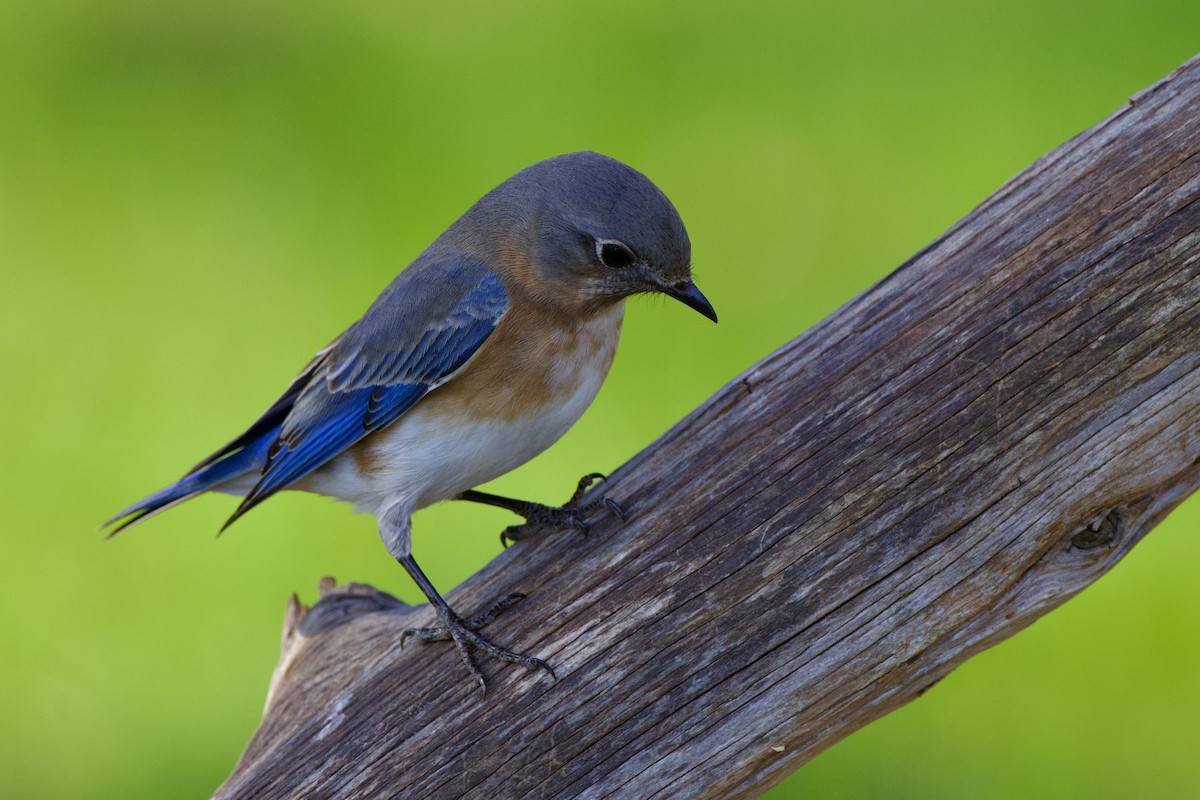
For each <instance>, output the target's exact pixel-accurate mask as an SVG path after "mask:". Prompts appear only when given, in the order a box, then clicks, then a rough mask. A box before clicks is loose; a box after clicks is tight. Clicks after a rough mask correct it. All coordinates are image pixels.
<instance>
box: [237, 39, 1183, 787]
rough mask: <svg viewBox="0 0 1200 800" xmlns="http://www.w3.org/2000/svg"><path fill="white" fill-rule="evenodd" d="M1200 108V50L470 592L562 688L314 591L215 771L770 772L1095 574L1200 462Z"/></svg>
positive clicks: (585, 778) (381, 604) (760, 781)
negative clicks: (514, 594) (549, 667)
mask: <svg viewBox="0 0 1200 800" xmlns="http://www.w3.org/2000/svg"><path fill="white" fill-rule="evenodd" d="M1197 119H1200V60H1197V59H1193V60H1192V61H1191V62H1189V63H1188V64H1186V65H1185V66H1183V67H1181V68H1180V69H1179V70H1177V71H1176V72H1175V73H1173V74H1172V75H1171V76H1169V77H1168V78H1167V79H1165V80H1163V81H1162V82H1160V83H1159V84H1157V85H1155V86H1154V87H1152V88H1151V89H1149V90H1147V91H1145V92H1143V93H1141V94H1140V95H1138V96H1137V97H1136V98H1135V99H1134V100H1131V101H1130V103H1129V105H1127V106H1126V107H1124V108H1122V109H1121V110H1120V111H1118V112H1117V113H1116V114H1114V115H1113V116H1112V117H1110V118H1109V119H1107V120H1105V121H1104V122H1102V123H1100V124H1099V125H1097V126H1096V127H1094V128H1092V129H1091V130H1089V131H1087V132H1085V133H1083V134H1081V135H1080V136H1078V137H1076V138H1075V139H1073V140H1071V141H1069V142H1067V143H1066V144H1064V145H1062V146H1061V147H1059V148H1057V149H1056V150H1054V151H1053V152H1051V153H1050V154H1048V155H1046V156H1045V157H1043V158H1041V159H1039V160H1038V161H1037V162H1036V163H1034V164H1033V165H1031V166H1030V167H1029V168H1028V169H1026V170H1025V171H1023V172H1022V173H1021V174H1020V175H1018V176H1016V177H1015V178H1013V179H1012V180H1011V181H1009V182H1008V183H1007V184H1005V185H1004V186H1002V187H1001V188H1000V189H999V190H998V191H997V192H996V193H995V194H993V195H992V196H991V197H990V198H988V200H987V201H985V202H984V203H983V204H982V205H980V206H979V207H978V208H977V209H975V210H974V211H973V212H971V214H969V215H968V216H967V217H966V218H965V219H963V220H962V221H960V222H959V223H958V224H956V225H955V226H954V227H953V228H951V229H950V230H949V231H947V232H946V233H945V234H944V235H943V236H941V237H940V238H939V239H938V240H937V241H935V242H933V243H932V244H931V245H930V246H929V247H927V248H925V250H923V251H922V252H921V253H919V254H918V255H916V256H915V257H914V258H912V259H910V260H909V261H908V262H907V263H905V264H904V265H903V266H901V267H900V268H899V269H898V270H896V271H895V272H894V273H892V274H891V275H889V276H888V277H887V278H885V279H884V280H882V281H880V282H879V283H878V284H876V285H875V286H873V287H871V288H870V289H868V290H867V291H866V292H864V293H863V294H861V295H859V296H858V297H856V298H855V299H854V300H852V301H851V302H850V303H848V304H847V305H846V306H845V307H843V308H842V309H840V310H839V311H838V312H837V313H836V314H834V315H833V316H831V317H829V318H828V319H826V320H825V321H823V322H822V323H820V324H819V325H817V326H816V327H815V328H813V329H812V330H809V331H807V332H806V333H804V334H803V335H801V336H800V337H798V338H797V339H796V340H794V341H792V342H791V343H789V344H787V345H786V346H784V347H783V348H781V349H780V350H778V351H777V352H775V353H773V354H772V355H770V356H768V357H767V358H765V359H764V360H762V361H761V362H759V363H758V364H755V365H754V366H753V367H751V368H750V369H749V370H747V371H746V372H745V373H744V374H743V375H741V376H739V377H738V378H736V379H735V380H733V381H732V382H730V383H729V385H727V386H726V387H724V388H723V389H722V390H721V391H719V392H718V393H717V394H716V395H714V396H713V397H712V398H710V399H709V400H708V401H707V402H706V403H705V404H704V405H703V406H701V407H700V408H698V409H697V410H696V411H695V412H693V413H692V414H691V415H689V416H688V417H687V418H686V419H685V420H683V421H682V422H680V423H679V424H678V425H676V426H675V427H674V428H673V429H672V430H671V431H669V432H668V433H666V434H665V435H664V436H663V437H662V438H661V439H660V440H659V441H657V442H655V443H654V444H653V445H651V446H650V447H649V448H647V449H646V450H645V451H644V452H642V453H641V454H639V455H638V456H637V457H635V458H634V459H633V460H632V461H631V462H630V463H629V464H627V465H626V466H625V467H623V468H622V469H621V470H619V471H618V472H617V473H616V474H615V475H613V476H612V477H611V479H610V481H609V482H608V483H607V484H606V485H605V486H604V488H603V490H604V491H607V492H608V493H610V494H611V495H612V496H613V497H616V498H618V499H620V501H621V503H622V505H623V506H625V507H626V508H627V509H628V510H629V511H630V512H631V513H630V519H629V520H628V522H626V523H625V524H623V525H622V524H618V523H617V521H616V520H614V519H612V518H611V517H604V518H603V519H601V520H599V521H598V522H597V524H596V525H595V526H594V529H593V533H592V535H590V536H588V537H586V538H583V537H580V536H578V535H572V534H566V535H558V536H547V537H545V538H544V539H541V540H537V541H530V542H521V543H518V544H517V545H515V546H513V547H510V548H509V549H508V550H506V551H505V552H504V553H502V554H501V555H500V556H499V557H498V558H496V559H495V560H494V561H493V562H492V563H491V564H489V565H488V566H487V567H485V568H484V569H483V570H482V571H481V572H480V573H479V574H477V575H475V576H474V577H473V578H471V579H470V580H469V581H468V582H467V583H466V584H464V585H463V586H462V587H460V588H459V589H458V590H456V591H455V592H452V593H451V596H450V598H449V599H450V601H451V603H452V604H453V605H455V606H456V607H457V608H458V609H460V610H461V611H463V612H466V613H474V612H475V611H476V610H477V609H479V608H481V607H483V606H484V605H485V604H486V603H487V602H488V601H489V600H490V599H492V598H494V597H497V596H500V595H503V594H505V593H507V592H510V591H514V590H521V591H525V592H527V593H528V594H529V597H528V599H527V600H525V601H524V602H523V603H522V605H521V606H520V608H519V609H517V610H514V611H512V612H510V613H509V614H507V615H505V616H504V617H502V618H501V619H500V620H499V621H497V622H496V623H495V624H494V625H493V626H492V628H490V629H489V631H490V633H491V635H493V636H494V637H495V638H496V639H498V640H499V641H501V642H503V643H505V644H506V645H508V646H511V647H514V648H515V649H518V650H521V651H524V652H530V653H534V654H536V655H539V656H542V657H544V658H546V659H547V660H549V661H550V662H551V664H553V666H554V668H555V670H556V671H557V673H558V675H559V679H558V680H557V682H551V681H549V680H547V679H545V678H544V677H542V676H540V675H535V674H531V673H529V672H527V671H524V670H521V669H517V668H504V667H502V666H499V665H497V664H495V663H488V664H485V665H484V669H485V671H486V672H487V674H488V675H489V678H490V681H491V684H490V689H489V692H488V694H487V696H486V697H484V696H481V695H480V694H479V692H478V690H477V689H476V688H475V686H474V685H473V683H472V682H471V681H469V680H468V679H467V677H466V674H465V672H464V670H463V669H462V667H461V665H460V664H459V663H458V656H457V654H456V653H455V652H454V650H453V648H452V647H449V646H436V645H431V646H409V647H406V648H405V649H404V650H403V651H402V650H401V649H400V647H399V638H400V632H401V631H402V630H403V629H404V628H406V627H409V626H412V625H422V624H430V623H431V622H432V621H433V618H432V614H431V612H430V610H429V609H428V608H427V607H424V606H422V607H417V608H409V607H406V606H403V604H399V602H398V601H395V600H394V598H389V597H388V596H386V595H383V594H381V593H377V592H374V590H370V589H369V588H363V587H358V588H354V589H345V588H343V589H338V590H336V591H331V592H327V593H326V594H325V596H324V597H323V598H322V599H321V600H320V602H319V603H317V605H316V606H315V607H314V608H313V609H312V610H311V611H309V612H308V613H307V614H304V613H302V610H301V609H300V607H299V606H298V605H297V606H295V607H293V610H292V611H291V612H290V613H289V616H288V618H289V620H290V630H291V631H292V632H291V634H290V635H289V636H287V637H285V646H284V657H283V659H282V660H281V665H280V668H279V670H278V671H277V674H276V678H275V680H274V681H273V683H272V692H271V700H270V703H269V705H268V709H267V713H266V716H265V718H264V720H263V723H262V727H261V728H260V729H259V731H258V733H257V734H256V735H255V737H254V739H253V741H252V742H251V743H250V745H249V747H248V749H247V751H246V753H245V755H244V756H243V758H242V760H241V762H240V763H239V764H238V766H237V768H236V769H235V771H234V773H233V775H231V776H230V778H229V780H228V781H227V782H226V784H225V785H224V786H222V787H221V789H220V790H219V791H218V795H217V796H218V797H221V798H245V797H256V798H265V797H279V798H284V797H288V798H291V797H300V796H313V797H334V796H336V797H352V798H367V797H397V796H402V797H405V798H431V797H438V798H448V797H479V798H495V797H505V798H507V797H519V798H566V797H581V798H601V797H621V798H634V797H649V796H652V795H654V796H673V797H689V798H692V797H711V798H731V797H748V796H753V795H755V794H758V793H760V792H761V791H763V790H764V789H765V788H767V787H768V786H769V785H771V784H772V783H774V782H776V781H777V780H779V779H780V778H782V777H783V776H784V775H786V774H787V773H789V772H791V771H793V770H795V769H796V768H798V767H799V766H800V765H801V764H803V763H804V762H805V761H806V760H808V759H810V758H812V756H814V755H815V754H816V753H818V752H820V751H821V750H823V749H824V748H826V747H828V746H830V745H831V744H833V743H834V742H836V741H837V740H839V739H840V738H842V737H843V736H845V735H846V734H848V733H850V732H851V731H853V730H855V729H857V728H859V727H861V726H862V725H865V724H866V723H867V722H869V721H871V720H873V719H875V718H877V717H879V716H881V715H882V714H885V713H886V712H887V711H889V710H891V709H893V708H896V707H897V706H899V705H901V704H903V703H905V702H907V701H908V700H911V699H912V698H913V697H916V696H917V695H919V694H920V693H921V692H922V691H924V690H925V689H926V688H927V687H929V686H930V685H931V684H933V683H934V682H935V681H937V680H938V679H939V678H941V677H942V676H943V675H945V674H946V673H947V672H949V671H950V670H951V669H952V668H953V667H955V666H956V665H958V664H960V663H961V662H962V661H964V660H965V659H967V658H968V657H969V656H970V655H972V654H973V653H976V652H978V651H979V650H981V649H983V648H985V647H987V646H989V645H991V644H993V643H995V642H997V641H999V640H1000V639H1003V638H1004V637H1007V636H1010V635H1012V634H1013V633H1015V632H1016V631H1018V630H1020V629H1021V628H1022V627H1023V626H1025V625H1027V624H1028V623H1029V622H1030V621H1032V620H1033V619H1035V618H1036V617H1038V616H1040V615H1042V614H1044V613H1046V612H1047V611H1048V610H1050V609H1052V608H1054V607H1055V606H1057V605H1058V604H1060V603H1062V602H1063V601H1064V600H1066V599H1067V598H1069V597H1071V596H1072V595H1073V594H1075V593H1076V592H1078V591H1079V590H1080V589H1082V588H1083V587H1084V586H1086V585H1088V584H1089V583H1091V582H1092V581H1094V580H1096V579H1097V578H1098V577H1099V576H1100V575H1102V574H1104V572H1105V571H1107V570H1108V569H1109V568H1110V567H1111V566H1112V565H1113V564H1114V563H1116V561H1118V560H1119V559H1120V558H1121V557H1122V556H1123V555H1124V554H1125V553H1127V552H1128V551H1129V549H1130V548H1132V547H1133V545H1134V544H1136V543H1137V541H1138V540H1139V539H1140V538H1141V537H1142V536H1143V535H1145V533H1146V532H1147V531H1148V530H1149V529H1150V528H1151V527H1153V526H1154V524H1156V523H1157V522H1158V521H1159V520H1161V519H1162V518H1163V516H1164V515H1165V514H1166V513H1167V512H1168V511H1169V510H1170V509H1171V508H1173V507H1174V506H1175V505H1176V504H1178V503H1179V502H1180V501H1181V500H1182V499H1183V498H1184V497H1185V496H1186V495H1187V494H1189V493H1190V492H1192V491H1193V490H1194V489H1196V488H1197V486H1198V485H1200V459H1198V457H1200V126H1198V125H1197V124H1196V120H1197ZM424 540H425V541H432V537H424ZM422 541H423V537H422V536H421V535H420V534H419V533H418V536H417V546H418V548H420V547H421V542H422ZM418 555H419V553H418Z"/></svg>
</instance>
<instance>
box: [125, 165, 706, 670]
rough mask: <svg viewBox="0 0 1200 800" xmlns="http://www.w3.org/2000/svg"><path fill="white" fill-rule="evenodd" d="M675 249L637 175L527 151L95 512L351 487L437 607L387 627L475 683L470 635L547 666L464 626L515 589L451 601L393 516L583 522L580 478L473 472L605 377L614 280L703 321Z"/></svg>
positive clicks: (615, 300)
mask: <svg viewBox="0 0 1200 800" xmlns="http://www.w3.org/2000/svg"><path fill="white" fill-rule="evenodd" d="M690 262H691V244H690V242H689V241H688V235H687V231H686V229H685V228H684V225H683V221H682V220H681V219H680V217H679V214H678V212H677V211H676V210H675V208H674V206H673V205H672V204H671V202H670V200H668V199H667V197H666V196H665V195H664V194H663V193H662V192H661V191H660V190H659V189H658V187H656V186H655V185H654V184H653V183H651V181H650V180H649V179H648V178H646V177H645V176H644V175H642V174H641V173H640V172H638V171H636V170H634V169H632V168H631V167H629V166H626V165H625V164H623V163H621V162H619V161H616V160H614V159H611V158H608V157H606V156H603V155H599V154H597V153H590V152H582V153H570V154H567V155H562V156H557V157H555V158H550V159H547V160H545V161H541V162H539V163H537V164H534V165H532V166H530V167H527V168H526V169H523V170H521V171H520V172H518V173H517V174H516V175H513V176H512V177H511V178H509V179H508V180H506V181H504V182H503V183H501V184H500V185H499V186H497V187H496V188H495V189H493V190H492V191H490V192H488V193H487V194H486V195H484V196H483V198H482V199H480V200H479V201H478V202H477V203H475V205H473V206H472V207H471V208H470V209H468V210H467V212H466V213H465V214H463V215H462V217H460V218H459V219H458V220H457V221H456V222H455V223H454V224H453V225H451V226H450V227H449V228H448V229H447V230H446V231H445V232H444V233H442V235H441V236H439V237H438V238H437V239H436V240H435V241H434V242H433V244H431V245H430V246H429V247H428V248H427V249H426V250H425V251H424V252H423V253H421V254H420V255H419V256H418V257H417V258H416V260H415V261H413V262H412V263H411V264H410V265H409V266H408V267H407V268H406V269H405V270H404V271H402V272H401V273H400V274H399V275H398V276H397V277H396V278H395V279H394V280H393V281H392V282H391V283H390V284H389V285H388V286H387V288H385V289H384V290H383V293H382V294H380V295H379V297H378V298H377V299H376V300H375V302H374V303H372V304H371V306H370V308H368V309H367V312H366V314H364V315H363V317H362V318H361V319H360V320H358V321H357V322H355V323H354V324H353V325H351V326H350V327H349V328H348V329H347V330H346V331H345V332H344V333H342V334H341V335H340V336H338V337H337V338H336V339H334V340H333V342H332V343H330V344H329V345H328V346H327V347H325V348H324V349H323V350H321V351H320V352H319V353H317V354H316V356H315V357H314V358H313V359H312V361H310V362H309V363H308V366H306V367H305V368H304V370H303V371H302V372H301V373H300V375H299V377H297V378H296V379H295V380H293V381H292V382H291V384H290V385H289V386H288V387H287V390H286V391H284V393H283V395H282V396H281V397H280V398H279V399H278V400H277V401H275V403H274V404H273V405H272V406H271V407H270V408H268V409H267V410H266V412H264V413H263V414H262V416H260V417H259V418H258V420H257V421H256V422H254V424H252V425H251V426H250V427H249V428H247V429H246V431H245V432H244V433H242V434H241V435H240V436H238V437H237V438H235V439H234V440H233V441H231V442H229V444H227V445H225V446H224V447H222V448H221V449H220V450H217V451H216V452H215V453H213V454H212V455H210V456H209V457H208V458H206V459H204V460H203V461H201V462H200V463H199V464H197V465H196V466H195V467H194V468H192V470H191V471H189V472H188V473H187V474H186V475H184V476H183V477H182V478H181V479H180V480H179V481H177V482H175V483H173V484H171V485H170V486H168V487H166V488H165V489H162V490H161V491H158V492H155V493H154V494H152V495H150V496H149V497H147V498H145V499H143V500H141V501H139V502H137V503H134V504H133V505H131V506H129V507H128V508H126V509H125V510H123V511H121V512H120V513H118V514H117V515H116V516H114V517H113V518H112V519H110V520H109V521H108V522H107V523H105V524H106V525H112V524H117V523H119V524H118V525H117V527H116V528H115V529H114V530H113V531H112V534H110V535H115V534H116V533H118V532H120V531H121V530H123V529H125V528H127V527H129V526H130V525H133V524H134V523H137V522H141V521H142V520H145V519H147V518H149V517H151V516H153V515H154V514H156V513H158V512H159V511H162V510H164V509H167V508H170V507H171V506H173V505H175V504H176V503H180V502H182V501H184V500H187V499H189V498H192V497H195V496H196V495H198V494H202V493H204V492H208V491H216V492H223V493H227V494H233V495H236V496H239V497H241V503H240V504H239V505H238V506H237V509H236V510H235V511H234V512H233V515H232V516H231V517H230V518H229V520H228V521H227V522H226V523H225V525H224V526H223V527H222V530H224V529H225V528H226V527H228V526H229V525H230V524H231V523H233V522H234V521H235V520H237V519H238V518H239V517H241V516H242V515H243V514H245V513H246V512H247V511H249V510H250V509H252V508H254V507H255V506H257V505H258V504H259V503H261V502H262V501H263V500H266V499H267V498H268V497H271V496H272V495H274V494H275V493H276V492H279V491H280V490H282V489H297V490H301V491H308V492H315V493H317V494H321V495H325V496H329V497H334V498H337V499H339V500H343V501H346V502H349V503H353V504H354V505H355V506H356V507H357V508H358V510H361V511H369V512H371V513H372V514H373V515H374V516H375V517H376V519H377V520H378V522H379V534H380V537H381V538H382V539H383V543H384V545H385V546H386V547H387V550H388V552H389V553H390V554H391V555H392V557H393V558H395V559H396V560H397V561H398V562H400V564H401V566H403V567H404V569H405V570H406V571H407V572H408V574H409V575H410V576H411V577H412V579H413V581H415V582H416V584H417V586H419V587H420V589H421V591H422V592H423V593H424V594H425V596H426V597H427V598H428V599H429V602H430V604H431V605H432V606H433V607H434V609H435V610H436V611H437V614H438V617H439V619H440V624H439V625H437V626H434V627H430V628H416V629H410V630H408V631H405V633H404V635H403V636H404V637H407V636H410V635H412V636H415V637H417V638H418V639H420V640H422V641H425V642H431V641H445V640H453V641H454V643H455V645H456V646H457V649H458V652H459V654H460V656H461V658H462V660H463V663H464V664H465V665H466V668H467V670H468V672H469V673H470V674H471V676H472V677H473V678H474V679H475V680H476V682H478V684H479V686H480V688H481V689H484V690H486V684H485V682H484V678H483V674H482V672H481V671H480V669H479V667H478V666H477V664H476V662H475V658H474V656H473V652H474V651H479V652H482V653H484V654H486V655H488V656H492V657H495V658H498V659H501V660H503V661H507V662H512V663H516V664H521V665H523V666H525V667H528V668H531V669H541V670H545V671H546V672H547V673H549V674H550V675H551V676H553V674H554V673H553V671H552V670H551V668H550V666H549V665H548V664H547V663H546V662H545V661H543V660H542V659H540V658H536V657H534V656H531V655H527V654H524V653H518V652H515V651H512V650H508V649H506V648H503V647H501V646H499V645H497V644H495V643H494V642H492V641H491V640H490V639H488V638H485V637H484V636H483V635H482V634H481V633H480V630H481V629H482V628H483V627H484V626H485V625H487V624H488V623H489V622H491V621H492V620H493V619H494V618H495V617H496V616H497V615H498V614H499V613H501V612H502V611H504V610H505V609H507V608H509V607H510V606H512V605H513V604H514V603H516V602H517V601H518V600H520V599H521V598H522V597H523V595H521V594H519V593H513V594H510V595H508V596H507V597H505V598H503V599H501V600H500V601H498V602H496V603H494V604H493V605H492V606H491V607H490V608H489V609H488V610H487V611H486V612H485V613H483V614H480V615H478V616H476V617H470V618H464V617H461V616H459V615H458V614H457V613H456V612H455V611H454V610H453V609H451V608H450V606H449V605H448V604H447V603H446V601H445V600H444V599H442V596H441V595H440V594H439V593H438V591H437V590H436V589H435V588H434V587H433V584H432V583H430V581H429V579H428V578H427V577H426V576H425V573H424V572H423V571H422V570H421V568H420V567H419V566H418V565H417V562H416V560H415V559H414V558H413V554H412V546H411V530H412V527H411V521H410V520H411V517H412V514H413V512H415V511H417V510H418V509H421V508H424V507H426V506H429V505H431V504H433V503H437V502H440V501H442V500H448V499H460V500H468V501H474V502H480V503H486V504H489V505H493V506H500V507H502V508H506V509H509V510H511V511H514V512H516V513H517V514H519V515H521V516H523V517H525V518H526V520H527V524H529V525H534V526H535V527H538V528H541V527H546V526H565V525H582V524H583V523H582V520H583V519H584V518H586V517H587V515H588V514H590V513H592V512H593V511H596V510H598V503H597V502H592V503H586V504H583V503H581V502H580V501H581V497H582V495H583V494H584V491H585V490H586V489H587V486H588V484H589V483H590V482H591V480H592V479H593V478H596V477H597V476H596V475H590V476H587V477H585V478H584V479H583V480H582V481H580V484H579V487H578V490H577V491H576V493H575V495H574V496H573V497H572V499H571V501H569V502H568V503H567V505H565V506H562V507H552V506H544V505H541V504H537V503H531V502H526V501H520V500H514V499H510V498H505V497H500V496H498V495H492V494H488V493H485V492H480V491H478V490H476V489H475V488H474V487H476V486H478V485H480V484H483V483H486V482H487V481H490V480H492V479H493V478H496V477H497V476H499V475H502V474H504V473H506V472H508V471H509V470H511V469H513V468H515V467H517V466H519V465H521V464H523V463H525V462H526V461H528V460H529V459H530V458H533V457H534V456H535V455H537V454H538V453H540V452H542V451H543V450H545V449H546V448H547V447H549V446H550V445H551V444H553V443H554V442H555V441H557V440H558V438H559V437H561V436H562V435H563V434H564V433H566V431H567V429H568V428H570V427H571V426H572V425H573V424H575V422H576V421H577V420H578V419H579V417H580V416H581V415H582V414H583V412H584V410H585V409H586V408H587V407H588V405H590V404H591V402H592V399H593V398H594V397H595V396H596V392H597V391H598V390H599V388H600V384H601V383H602V382H603V380H604V378H605V376H606V375H607V374H608V370H609V366H610V365H611V364H612V360H613V355H614V353H615V351H616V347H617V340H618V338H619V336H620V332H621V322H622V319H623V317H624V313H625V299H626V298H627V297H629V296H631V295H635V294H639V293H645V292H658V293H661V294H665V295H667V296H669V297H673V298H675V299H677V300H679V301H681V302H683V303H684V304H686V305H688V306H690V307H691V308H693V309H695V310H696V311H699V312H700V313H701V314H703V315H704V316H706V317H708V318H709V319H711V320H713V321H714V322H716V320H717V315H716V312H714V311H713V307H712V305H711V304H710V303H709V302H708V300H707V299H706V298H705V297H704V295H703V294H702V293H701V292H700V290H699V289H698V288H696V285H695V284H694V283H693V282H692V274H691V263H690ZM609 505H610V506H612V505H613V504H611V503H610V504H609ZM521 528H522V526H517V527H516V529H510V531H509V538H520V536H521V534H520V531H521ZM402 641H403V638H402Z"/></svg>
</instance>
